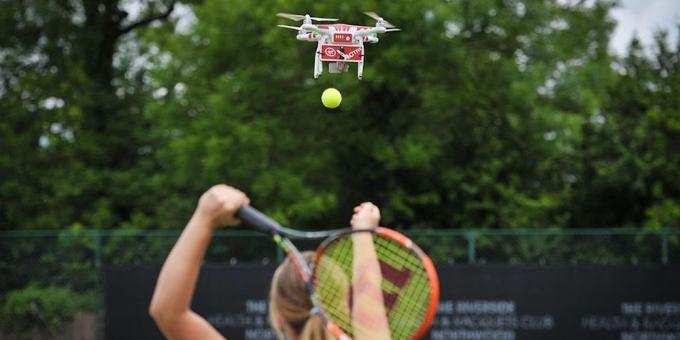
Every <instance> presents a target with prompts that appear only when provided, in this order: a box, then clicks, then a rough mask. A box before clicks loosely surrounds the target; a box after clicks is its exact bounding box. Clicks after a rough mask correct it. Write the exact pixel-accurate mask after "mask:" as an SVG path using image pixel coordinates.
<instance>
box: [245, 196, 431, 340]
mask: <svg viewBox="0 0 680 340" xmlns="http://www.w3.org/2000/svg"><path fill="white" fill-rule="evenodd" d="M236 216H237V217H238V218H240V219H241V220H243V221H244V222H246V223H247V224H249V225H252V226H253V227H255V228H257V229H259V230H260V231H263V232H265V233H268V234H271V235H272V236H273V238H274V241H275V242H276V243H277V244H278V245H279V246H280V247H281V248H282V249H283V250H284V251H285V252H286V254H287V255H288V258H289V259H290V261H291V262H292V263H293V264H294V266H295V268H296V269H297V271H298V272H299V274H300V275H301V277H302V279H303V281H304V282H305V285H306V287H307V291H308V293H309V294H310V298H311V301H312V304H313V305H314V307H315V309H316V310H317V312H318V314H319V315H320V316H321V318H322V320H323V322H324V324H325V326H326V328H327V329H328V331H329V332H330V333H331V334H333V336H335V337H336V338H337V339H352V338H355V337H356V338H377V337H376V336H372V334H375V332H376V330H380V331H378V332H381V333H380V334H381V335H385V331H388V332H389V334H388V336H387V337H389V338H391V339H418V338H420V337H422V336H423V335H424V334H425V333H426V332H427V330H428V328H429V326H430V324H431V323H432V320H433V319H434V315H435V312H436V309H437V303H438V300H439V279H438V276H437V272H436V270H435V267H434V265H433V263H432V261H431V260H430V258H429V257H428V256H427V255H426V254H425V252H423V251H422V250H421V249H420V248H419V247H418V246H417V245H416V244H415V243H413V242H412V241H411V240H410V239H409V238H408V237H406V236H404V235H402V234H400V233H399V232H396V231H394V230H391V229H388V228H383V227H376V228H366V229H350V228H347V229H336V230H328V231H314V232H309V231H300V230H295V229H290V228H285V227H282V226H281V225H280V224H279V223H277V222H276V221H274V220H272V219H271V218H269V217H268V216H266V215H264V214H263V213H261V212H260V211H258V210H257V209H255V208H253V207H251V206H243V207H242V208H240V209H239V210H238V211H237V213H236ZM289 237H291V238H306V239H319V238H325V240H323V242H322V243H321V244H320V245H319V247H318V248H317V250H316V254H315V260H314V261H313V263H307V261H306V260H305V258H304V256H303V255H302V254H301V253H300V251H299V250H298V249H297V248H296V247H295V245H294V244H293V242H291V241H290V239H289Z"/></svg>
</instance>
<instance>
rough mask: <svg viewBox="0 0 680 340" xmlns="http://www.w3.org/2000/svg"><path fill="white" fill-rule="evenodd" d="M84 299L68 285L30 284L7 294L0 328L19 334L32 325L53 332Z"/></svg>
mask: <svg viewBox="0 0 680 340" xmlns="http://www.w3.org/2000/svg"><path fill="white" fill-rule="evenodd" d="M86 300H87V298H86V297H85V296H81V295H78V294H76V293H74V292H72V291H71V290H70V289H68V288H62V287H54V286H49V287H40V286H39V285H37V284H35V283H31V284H29V285H28V286H27V287H25V288H23V289H17V290H13V291H10V292H8V293H7V295H6V296H5V299H4V301H3V304H2V307H1V308H0V327H1V328H2V330H3V331H5V332H9V333H14V334H19V335H21V334H25V333H28V332H29V331H30V330H31V329H34V328H38V329H40V330H45V331H47V332H48V333H50V334H56V333H57V332H58V331H59V329H60V328H61V327H62V325H63V324H64V322H65V321H67V320H69V319H71V318H73V316H74V315H75V314H76V312H77V311H79V310H81V309H82V308H84V307H85V305H87V304H86V303H85V302H86Z"/></svg>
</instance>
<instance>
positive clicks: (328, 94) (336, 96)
mask: <svg viewBox="0 0 680 340" xmlns="http://www.w3.org/2000/svg"><path fill="white" fill-rule="evenodd" d="M341 101H342V95H341V94H340V91H338V90H337V89H334V88H332V87H329V88H327V89H326V90H324V91H323V93H322V94H321V102H322V103H323V106H325V107H327V108H329V109H334V108H336V107H338V106H340V102H341Z"/></svg>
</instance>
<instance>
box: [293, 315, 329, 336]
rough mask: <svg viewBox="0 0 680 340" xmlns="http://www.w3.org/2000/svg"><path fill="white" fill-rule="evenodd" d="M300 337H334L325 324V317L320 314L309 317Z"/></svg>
mask: <svg viewBox="0 0 680 340" xmlns="http://www.w3.org/2000/svg"><path fill="white" fill-rule="evenodd" d="M300 339H303V340H330V339H333V337H332V336H331V335H330V334H328V331H327V330H326V326H324V324H323V319H321V317H320V316H318V315H312V316H310V317H309V318H308V319H307V322H306V323H305V327H304V328H303V329H302V333H300Z"/></svg>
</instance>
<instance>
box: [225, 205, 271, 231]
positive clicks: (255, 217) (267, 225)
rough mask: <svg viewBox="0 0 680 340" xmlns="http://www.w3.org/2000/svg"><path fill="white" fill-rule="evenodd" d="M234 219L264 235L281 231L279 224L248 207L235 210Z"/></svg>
mask: <svg viewBox="0 0 680 340" xmlns="http://www.w3.org/2000/svg"><path fill="white" fill-rule="evenodd" d="M236 217H237V218H239V219H241V220H243V221H244V222H245V223H247V224H250V225H251V226H253V227H255V228H257V229H260V230H261V231H264V232H265V233H276V232H278V231H279V230H280V229H281V225H280V224H278V223H277V222H276V221H274V220H272V219H271V218H269V216H267V215H265V214H263V213H262V212H260V211H259V210H257V209H255V208H253V207H251V206H249V205H244V206H242V207H241V208H240V209H239V210H237V211H236Z"/></svg>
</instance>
